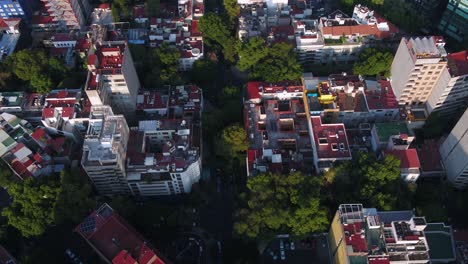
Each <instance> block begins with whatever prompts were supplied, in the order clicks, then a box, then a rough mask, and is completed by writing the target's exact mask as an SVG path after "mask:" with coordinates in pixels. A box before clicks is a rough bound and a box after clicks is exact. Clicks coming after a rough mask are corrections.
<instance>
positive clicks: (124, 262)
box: [112, 250, 137, 264]
mask: <svg viewBox="0 0 468 264" xmlns="http://www.w3.org/2000/svg"><path fill="white" fill-rule="evenodd" d="M112 264H137V262H136V260H135V259H134V258H132V256H131V255H130V254H129V253H128V251H126V250H122V251H120V253H119V254H118V255H117V256H115V258H114V259H112Z"/></svg>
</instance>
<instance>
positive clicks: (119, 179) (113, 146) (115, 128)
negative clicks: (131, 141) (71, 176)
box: [81, 105, 130, 195]
mask: <svg viewBox="0 0 468 264" xmlns="http://www.w3.org/2000/svg"><path fill="white" fill-rule="evenodd" d="M128 137H129V128H128V126H127V122H126V120H125V118H124V117H123V116H121V115H114V113H113V112H112V109H111V107H110V106H107V105H106V106H93V107H92V109H91V115H90V120H89V126H88V131H87V133H86V137H85V140H84V143H83V156H82V159H81V166H82V167H83V169H84V170H85V171H86V173H87V174H88V176H89V178H90V179H91V181H92V182H93V184H94V186H95V187H96V189H97V191H98V193H99V194H101V195H118V194H128V193H130V190H129V189H128V185H127V178H126V175H127V174H126V171H125V161H126V155H127V143H128Z"/></svg>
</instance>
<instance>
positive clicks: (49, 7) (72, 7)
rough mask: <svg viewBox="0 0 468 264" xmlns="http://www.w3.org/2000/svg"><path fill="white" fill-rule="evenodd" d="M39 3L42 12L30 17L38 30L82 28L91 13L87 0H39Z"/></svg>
mask: <svg viewBox="0 0 468 264" xmlns="http://www.w3.org/2000/svg"><path fill="white" fill-rule="evenodd" d="M41 5H42V10H41V11H42V12H41V13H40V14H39V15H35V16H33V19H32V24H33V28H34V29H35V30H38V31H43V30H72V29H84V27H85V26H86V23H87V20H88V18H89V15H90V14H91V5H90V4H89V2H88V0H41ZM44 13H45V14H47V15H43V14H44Z"/></svg>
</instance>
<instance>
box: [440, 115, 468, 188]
mask: <svg viewBox="0 0 468 264" xmlns="http://www.w3.org/2000/svg"><path fill="white" fill-rule="evenodd" d="M467 153H468V109H467V110H466V111H465V113H464V114H463V116H462V117H461V118H460V120H459V121H458V123H457V124H456V125H455V127H454V128H453V129H452V131H451V132H450V134H449V135H448V136H447V138H446V139H445V141H444V143H442V145H441V146H440V154H441V157H442V162H443V164H444V167H445V171H446V174H447V180H448V181H449V182H450V183H451V184H453V185H454V186H455V187H457V188H460V189H462V188H466V187H467V186H468V159H467V158H466V157H467V155H468V154H467Z"/></svg>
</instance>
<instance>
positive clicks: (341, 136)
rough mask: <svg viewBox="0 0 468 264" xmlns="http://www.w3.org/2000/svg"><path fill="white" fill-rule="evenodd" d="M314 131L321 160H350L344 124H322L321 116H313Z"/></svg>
mask: <svg viewBox="0 0 468 264" xmlns="http://www.w3.org/2000/svg"><path fill="white" fill-rule="evenodd" d="M311 122H312V130H313V132H314V140H315V142H314V143H315V146H316V149H317V155H318V158H319V159H326V160H327V159H350V158H351V152H350V150H349V144H348V138H347V136H346V129H345V127H344V124H322V120H321V118H320V116H312V117H311Z"/></svg>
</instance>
